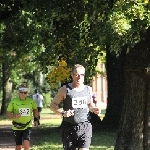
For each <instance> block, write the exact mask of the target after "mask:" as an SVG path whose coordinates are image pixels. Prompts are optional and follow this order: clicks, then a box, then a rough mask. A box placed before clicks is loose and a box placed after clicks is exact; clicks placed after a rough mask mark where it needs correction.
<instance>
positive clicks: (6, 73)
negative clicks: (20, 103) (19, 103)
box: [1, 63, 12, 115]
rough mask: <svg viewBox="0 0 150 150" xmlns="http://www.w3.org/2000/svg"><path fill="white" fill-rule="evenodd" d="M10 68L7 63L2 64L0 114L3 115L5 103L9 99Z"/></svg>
mask: <svg viewBox="0 0 150 150" xmlns="http://www.w3.org/2000/svg"><path fill="white" fill-rule="evenodd" d="M10 74H11V73H10V68H9V65H8V64H7V63H3V64H2V80H3V85H2V87H3V99H2V105H1V115H5V113H6V109H7V105H8V103H9V102H10V100H11V93H12V82H11V80H10Z"/></svg>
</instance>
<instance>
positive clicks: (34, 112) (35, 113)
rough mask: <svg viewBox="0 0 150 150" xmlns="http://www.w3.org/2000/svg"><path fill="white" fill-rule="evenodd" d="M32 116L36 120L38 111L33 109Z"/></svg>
mask: <svg viewBox="0 0 150 150" xmlns="http://www.w3.org/2000/svg"><path fill="white" fill-rule="evenodd" d="M33 116H34V117H36V118H38V109H33Z"/></svg>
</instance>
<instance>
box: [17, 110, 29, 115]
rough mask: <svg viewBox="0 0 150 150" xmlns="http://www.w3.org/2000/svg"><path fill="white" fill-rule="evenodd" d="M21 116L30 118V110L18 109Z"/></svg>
mask: <svg viewBox="0 0 150 150" xmlns="http://www.w3.org/2000/svg"><path fill="white" fill-rule="evenodd" d="M19 113H20V114H21V116H30V108H19Z"/></svg>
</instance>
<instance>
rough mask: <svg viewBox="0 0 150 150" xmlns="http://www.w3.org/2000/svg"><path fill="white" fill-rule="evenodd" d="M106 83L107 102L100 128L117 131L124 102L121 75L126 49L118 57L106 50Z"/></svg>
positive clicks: (123, 82) (123, 83) (122, 74)
mask: <svg viewBox="0 0 150 150" xmlns="http://www.w3.org/2000/svg"><path fill="white" fill-rule="evenodd" d="M106 56H107V58H106V59H107V61H106V62H107V63H106V70H107V81H108V100H107V109H106V114H105V117H104V119H103V121H102V127H104V128H109V129H112V128H113V129H118V127H119V121H120V118H121V111H122V106H123V102H124V87H125V86H124V85H125V78H124V73H123V66H124V59H125V56H126V48H124V49H123V50H122V52H121V54H120V56H118V57H117V56H116V54H112V53H111V52H110V49H109V48H107V55H106Z"/></svg>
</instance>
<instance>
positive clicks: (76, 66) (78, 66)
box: [72, 64, 85, 72]
mask: <svg viewBox="0 0 150 150" xmlns="http://www.w3.org/2000/svg"><path fill="white" fill-rule="evenodd" d="M77 68H83V69H84V70H85V68H84V67H83V66H82V65H80V64H75V65H74V66H73V67H72V72H74V70H76V69H77Z"/></svg>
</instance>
